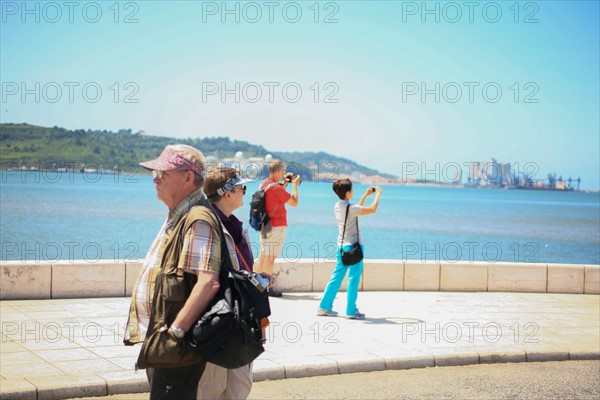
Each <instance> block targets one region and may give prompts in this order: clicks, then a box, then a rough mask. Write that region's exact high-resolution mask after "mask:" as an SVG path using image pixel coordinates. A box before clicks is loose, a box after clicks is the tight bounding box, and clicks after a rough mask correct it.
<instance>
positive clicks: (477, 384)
mask: <svg viewBox="0 0 600 400" xmlns="http://www.w3.org/2000/svg"><path fill="white" fill-rule="evenodd" d="M147 398H148V395H147V394H137V395H118V396H117V395H115V396H108V397H96V398H94V399H97V400H116V399H119V400H121V399H123V400H140V399H147ZM598 398H600V361H560V362H545V363H518V364H489V365H485V364H484V365H469V366H463V367H439V368H424V369H411V370H402V371H383V372H370V373H359V374H345V375H330V376H321V377H312V378H301V379H284V380H277V381H267V382H257V383H255V384H254V386H253V388H252V393H251V394H250V399H257V400H258V399H460V400H463V399H477V400H480V399H494V400H496V399H527V400H529V399H544V400H546V399H561V400H562V399H594V400H596V399H598ZM86 400H91V399H90V398H87V399H86Z"/></svg>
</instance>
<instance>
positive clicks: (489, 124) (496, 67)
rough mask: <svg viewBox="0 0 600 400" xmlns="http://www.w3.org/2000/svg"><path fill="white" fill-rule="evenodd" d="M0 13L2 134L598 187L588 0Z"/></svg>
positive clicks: (98, 5)
mask: <svg viewBox="0 0 600 400" xmlns="http://www.w3.org/2000/svg"><path fill="white" fill-rule="evenodd" d="M0 4H1V12H2V24H1V53H0V56H1V71H0V72H1V81H2V99H1V101H2V103H1V106H2V110H1V111H2V112H1V115H2V117H1V119H2V122H27V123H31V124H36V125H42V126H54V125H58V126H62V127H65V128H69V129H80V128H83V129H88V128H89V129H107V130H113V131H115V130H119V129H123V128H124V129H132V130H133V131H138V130H144V131H145V132H146V133H147V134H151V135H165V136H173V137H205V136H230V137H231V138H235V139H240V140H246V141H248V142H251V143H255V144H261V145H264V146H265V147H266V148H268V149H270V150H273V151H277V150H281V151H321V150H322V151H326V152H329V153H332V154H335V155H338V156H342V157H348V158H350V159H354V160H356V161H358V162H359V163H361V164H364V165H366V166H369V167H372V168H376V169H378V170H380V171H382V172H388V173H392V174H396V175H399V176H405V177H408V173H407V171H414V170H415V165H417V166H418V167H417V171H416V172H412V173H411V176H412V177H417V178H420V177H427V178H429V179H435V178H438V179H443V178H444V172H445V171H446V172H447V171H449V170H452V171H453V169H452V168H447V166H449V165H456V164H459V165H464V164H466V163H469V162H472V161H484V160H489V159H490V158H491V157H495V158H496V159H497V160H498V161H499V162H510V163H512V164H513V165H515V166H516V169H517V170H520V171H523V170H524V168H525V169H526V170H527V171H528V172H534V173H535V177H536V178H543V177H545V176H546V175H547V173H548V172H556V173H557V174H559V175H562V176H563V177H565V178H567V177H568V176H572V177H573V178H576V177H581V178H582V187H583V188H588V189H592V188H599V187H600V182H599V181H600V178H599V172H598V171H599V170H600V165H599V158H600V155H599V152H600V150H599V149H600V143H599V137H600V133H599V132H600V126H599V118H600V117H599V111H598V110H599V109H600V104H599V93H600V85H599V72H598V71H599V70H600V65H599V48H600V44H599V37H600V33H599V13H600V11H599V6H598V4H599V2H598V1H579V2H577V1H519V2H516V1H497V2H486V1H483V2H480V1H457V2H437V1H427V2H422V1H417V2H410V1H335V2H315V1H306V2H304V1H296V2H291V1H290V2H287V1H258V2H227V3H224V2H221V1H218V2H201V1H180V2H176V1H169V2H167V1H135V2H125V1H124V2H116V1H107V2H103V1H96V2H87V1H73V2H62V1H57V2H37V1H31V2H27V3H23V2H21V1H1V2H0ZM532 165H533V166H534V167H532ZM525 166H526V167H525ZM464 172H465V174H466V167H465V170H464ZM426 174H427V175H426ZM425 175H426V176H425ZM465 176H466V175H465ZM446 178H447V179H451V178H452V177H446Z"/></svg>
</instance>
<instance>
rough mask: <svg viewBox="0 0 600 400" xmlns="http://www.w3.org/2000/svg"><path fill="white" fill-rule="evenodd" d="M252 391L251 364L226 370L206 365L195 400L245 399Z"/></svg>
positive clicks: (209, 364)
mask: <svg viewBox="0 0 600 400" xmlns="http://www.w3.org/2000/svg"><path fill="white" fill-rule="evenodd" d="M251 389H252V364H248V365H244V366H243V367H240V368H236V369H226V368H223V367H219V366H218V365H214V364H211V363H206V368H205V369H204V373H203V374H202V377H201V378H200V384H199V385H198V395H197V397H196V398H197V399H218V400H225V399H246V398H248V396H249V395H250V390H251Z"/></svg>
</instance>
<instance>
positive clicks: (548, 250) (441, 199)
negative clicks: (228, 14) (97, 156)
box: [0, 171, 600, 264]
mask: <svg viewBox="0 0 600 400" xmlns="http://www.w3.org/2000/svg"><path fill="white" fill-rule="evenodd" d="M0 176H1V182H0V189H1V190H0V214H1V222H0V233H1V247H2V248H1V257H2V258H1V259H2V260H3V261H5V260H28V261H50V262H53V261H58V260H88V261H90V262H97V261H98V260H109V261H118V260H119V261H120V260H125V261H130V260H134V261H135V260H140V259H143V258H144V256H145V254H146V252H147V250H148V247H149V246H150V243H151V241H152V239H153V238H154V236H155V235H156V233H157V231H158V229H159V228H160V226H161V225H162V222H163V221H164V219H165V217H166V215H167V208H166V207H165V206H164V204H163V203H161V202H160V201H158V199H157V198H156V194H155V189H154V186H153V183H152V178H151V177H150V176H147V175H139V174H136V175H130V176H127V175H118V174H111V173H95V172H88V173H84V174H82V173H79V172H75V173H74V172H70V173H69V172H64V173H57V172H53V171H45V172H44V171H42V172H34V171H2V172H1V175H0ZM257 186H258V182H255V183H251V184H249V185H248V193H247V194H246V197H245V204H244V207H242V208H241V209H239V210H238V211H237V212H236V215H237V216H238V217H240V218H241V219H242V220H243V221H244V222H245V224H247V217H248V212H249V208H248V202H249V201H250V198H251V195H252V193H253V192H254V190H256V188H257ZM365 189H366V186H361V185H355V193H356V198H357V199H358V198H359V197H360V195H361V194H362V193H363V191H364V190H365ZM371 200H372V197H370V198H368V199H367V202H366V204H370V202H371ZM336 201H337V197H336V196H335V194H334V193H333V191H332V190H331V183H330V182H303V183H302V185H301V186H300V204H299V206H298V207H297V208H292V207H289V208H288V221H289V228H288V235H287V242H286V246H285V247H284V253H283V257H284V258H285V259H286V260H287V261H289V262H294V261H295V260H297V259H299V258H304V259H313V260H315V261H320V260H323V259H330V258H331V257H332V256H333V255H334V252H335V241H336V237H337V227H336V225H335V220H334V216H333V205H334V203H335V202H336ZM360 223H361V232H362V236H363V240H364V244H365V257H367V258H388V259H400V260H429V261H447V262H456V261H459V260H461V261H488V262H499V261H508V262H538V263H576V264H599V263H600V194H599V193H583V192H551V191H528V190H496V189H462V188H452V187H422V186H421V187H410V186H386V187H384V192H383V196H382V199H381V203H380V206H379V210H378V212H377V213H376V214H374V215H370V216H366V217H363V218H361V222H360ZM251 241H252V247H253V249H254V253H255V255H258V235H257V234H256V232H254V231H252V230H251Z"/></svg>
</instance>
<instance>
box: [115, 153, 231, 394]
mask: <svg viewBox="0 0 600 400" xmlns="http://www.w3.org/2000/svg"><path fill="white" fill-rule="evenodd" d="M204 164H205V162H204V156H203V155H202V153H201V152H200V151H198V150H197V149H195V148H193V147H191V146H186V145H170V146H167V147H166V148H165V149H164V151H163V152H162V153H161V155H160V157H158V158H157V159H155V160H151V161H147V162H143V163H140V165H141V166H142V167H144V168H146V169H148V170H151V171H152V173H153V174H154V180H153V182H154V184H155V186H156V194H157V197H158V199H159V200H160V201H162V202H163V203H165V205H166V206H167V207H168V208H169V213H168V216H167V219H166V220H165V222H164V224H163V225H162V227H161V228H160V230H159V231H158V234H157V235H156V238H155V239H154V242H153V243H152V245H151V246H150V249H149V250H148V254H147V255H146V258H145V260H144V263H143V267H142V271H141V273H140V276H139V278H138V280H137V282H136V284H135V287H134V289H133V293H132V297H131V307H130V311H129V321H128V323H127V327H126V332H125V339H124V342H125V344H126V345H133V344H136V343H143V344H142V347H141V350H140V355H139V357H138V361H137V363H136V367H137V368H145V369H146V374H147V375H148V381H149V382H150V399H151V400H154V399H166V398H169V399H195V398H196V393H197V390H198V382H199V380H200V377H201V376H202V373H203V371H204V368H205V365H206V362H205V361H203V360H202V358H201V357H200V356H199V355H198V354H196V353H195V351H194V350H193V349H192V348H191V347H190V346H189V344H188V341H187V340H186V338H185V335H186V332H187V331H188V330H190V328H191V327H192V326H193V325H194V323H195V322H196V321H197V320H198V317H199V316H200V315H201V313H202V312H204V311H205V309H206V307H207V305H208V303H209V302H210V300H211V299H212V298H213V297H214V296H215V294H216V293H217V291H218V289H219V270H220V267H221V258H222V257H221V239H220V231H221V227H220V222H219V219H218V217H216V216H215V214H214V213H213V211H212V210H211V208H210V205H209V203H208V202H207V200H206V198H205V196H204V193H203V190H202V186H203V184H204V178H203V176H202V173H203V171H204Z"/></svg>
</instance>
